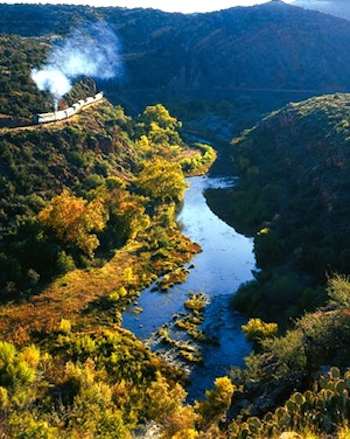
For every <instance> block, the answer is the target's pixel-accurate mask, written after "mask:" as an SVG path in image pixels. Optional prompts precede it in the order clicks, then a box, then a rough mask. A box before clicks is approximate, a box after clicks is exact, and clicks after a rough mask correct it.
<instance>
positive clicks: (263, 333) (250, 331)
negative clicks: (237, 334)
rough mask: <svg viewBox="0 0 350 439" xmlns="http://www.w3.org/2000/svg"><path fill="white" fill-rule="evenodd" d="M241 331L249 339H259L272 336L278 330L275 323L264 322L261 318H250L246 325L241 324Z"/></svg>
mask: <svg viewBox="0 0 350 439" xmlns="http://www.w3.org/2000/svg"><path fill="white" fill-rule="evenodd" d="M242 331H243V332H244V334H245V335H246V337H247V338H248V339H249V340H251V341H255V342H256V341H260V340H263V339H265V338H269V337H273V336H275V335H276V334H277V332H278V325H277V323H266V322H264V321H263V320H261V319H250V320H249V321H248V323H247V324H246V325H242Z"/></svg>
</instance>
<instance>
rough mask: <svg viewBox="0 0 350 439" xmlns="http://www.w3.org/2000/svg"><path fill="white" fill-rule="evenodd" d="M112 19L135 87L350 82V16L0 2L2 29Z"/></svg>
mask: <svg viewBox="0 0 350 439" xmlns="http://www.w3.org/2000/svg"><path fill="white" fill-rule="evenodd" d="M96 19H104V20H106V21H107V22H109V23H110V24H111V26H112V27H113V28H114V29H115V31H116V32H117V34H118V35H119V37H120V40H121V44H122V48H123V56H124V60H125V64H126V72H127V75H126V77H125V81H126V84H123V87H124V88H125V87H128V88H129V89H135V88H137V89H138V88H142V89H158V90H159V89H162V88H165V89H167V90H175V91H180V90H183V89H199V90H201V91H202V92H205V91H206V90H207V89H212V88H239V89H249V88H254V89H297V90H306V89H307V90H310V89H311V90H320V91H321V90H325V89H340V90H343V89H347V88H349V87H350V51H349V50H348V47H349V46H350V23H348V22H347V21H345V20H341V19H337V18H334V17H331V16H328V15H324V14H321V13H318V12H315V11H310V10H304V9H302V8H298V7H295V6H290V5H287V4H285V3H283V2H282V1H272V2H269V3H266V4H263V5H259V6H254V7H236V8H232V9H227V10H223V11H218V12H213V13H208V14H192V15H183V14H170V13H164V12H160V11H156V10H143V9H131V10H130V9H125V8H90V7H83V6H50V5H4V4H3V5H0V32H1V33H10V34H19V35H23V36H39V35H45V34H50V33H58V34H64V33H66V32H68V31H69V29H71V28H73V27H74V28H76V27H78V26H79V24H80V23H81V22H83V21H86V20H96Z"/></svg>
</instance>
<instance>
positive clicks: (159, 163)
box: [137, 158, 186, 203]
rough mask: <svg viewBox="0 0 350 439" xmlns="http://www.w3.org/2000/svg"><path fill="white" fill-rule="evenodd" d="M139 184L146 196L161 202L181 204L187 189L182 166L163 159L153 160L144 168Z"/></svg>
mask: <svg viewBox="0 0 350 439" xmlns="http://www.w3.org/2000/svg"><path fill="white" fill-rule="evenodd" d="M137 183H138V186H139V187H140V189H141V191H142V192H143V193H144V194H145V195H147V196H149V197H151V198H152V199H158V200H159V201H161V202H176V203H178V202H180V201H181V200H182V199H183V196H184V193H185V189H186V182H185V178H184V175H183V173H182V170H181V167H180V165H178V164H177V163H169V162H167V161H166V160H164V159H161V158H156V159H154V160H152V161H151V162H150V163H149V164H148V165H147V166H145V167H144V168H143V170H142V171H141V173H140V175H139V177H138V180H137Z"/></svg>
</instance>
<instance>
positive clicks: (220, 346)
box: [123, 176, 255, 399]
mask: <svg viewBox="0 0 350 439" xmlns="http://www.w3.org/2000/svg"><path fill="white" fill-rule="evenodd" d="M187 181H188V184H189V188H188V190H187V191H186V194H185V199H184V203H183V208H182V210H181V212H180V213H179V215H178V223H179V224H180V225H181V226H182V233H183V234H184V235H185V236H187V237H188V238H190V239H191V240H192V241H194V242H197V243H198V244H199V245H200V246H201V248H202V252H201V253H199V254H197V255H196V256H195V257H194V258H193V260H192V261H191V263H190V264H189V265H188V266H187V267H188V268H189V267H190V266H191V265H193V268H191V269H190V273H189V276H188V278H187V280H186V281H185V282H184V283H183V284H180V285H175V286H174V287H172V288H171V289H170V290H169V291H168V292H167V293H161V292H158V291H154V288H155V287H156V285H151V286H150V287H149V288H147V289H146V290H145V291H144V292H143V293H142V294H141V296H140V298H139V301H138V306H139V307H140V308H141V309H142V310H143V311H142V312H141V313H139V314H137V313H135V312H134V310H133V309H130V310H129V312H127V313H125V314H124V319H123V325H124V327H126V328H127V329H129V330H131V331H132V332H133V333H135V334H136V335H137V336H138V337H139V338H141V339H143V340H150V339H151V344H152V345H153V346H154V347H155V348H156V349H159V350H160V352H163V353H165V352H166V353H167V355H169V351H168V350H167V349H164V346H159V345H157V339H156V338H154V337H153V335H154V334H155V332H156V331H157V330H158V329H159V328H160V327H162V326H163V325H167V326H168V328H169V329H170V331H171V333H172V336H173V337H174V338H175V339H183V338H185V339H186V337H184V334H183V333H181V332H180V331H178V330H177V329H176V328H174V324H173V316H174V315H177V314H179V313H183V312H185V309H184V303H185V301H186V300H187V299H188V294H189V293H190V292H203V293H205V294H206V295H207V296H208V298H209V305H208V306H207V307H206V310H205V313H204V323H203V324H202V325H201V329H202V330H203V331H204V332H205V333H206V334H207V335H208V338H210V339H213V340H215V343H203V344H200V346H199V349H200V351H201V355H202V359H203V360H202V362H201V364H197V365H195V366H193V365H192V366H191V367H190V368H189V369H191V370H190V380H189V381H190V383H191V384H190V386H189V388H188V390H189V396H190V399H194V398H197V397H200V396H203V393H204V391H205V390H206V389H207V388H209V387H211V386H212V383H213V381H214V379H215V378H216V377H217V376H221V375H225V374H226V373H227V371H228V370H229V368H230V367H232V366H239V365H242V364H243V358H244V357H245V356H246V355H247V354H248V353H249V352H250V346H249V344H248V343H247V342H246V340H245V338H244V336H243V334H242V332H241V329H240V327H241V325H242V324H243V323H244V321H245V320H244V319H243V318H242V317H241V316H240V315H239V314H238V313H232V311H231V308H230V300H231V297H232V293H233V292H234V291H235V290H237V288H238V287H239V286H240V285H241V284H242V283H244V282H247V281H248V280H250V279H252V270H253V269H254V268H255V258H254V253H253V243H252V241H251V240H250V239H249V238H246V237H244V236H242V235H240V234H238V233H237V232H236V231H235V230H234V229H232V228H231V227H230V226H228V225H227V224H225V223H224V222H223V221H221V220H220V219H219V218H218V217H217V216H216V215H215V214H214V213H213V212H212V211H211V210H210V208H209V207H208V205H207V203H206V199H205V196H204V193H205V191H206V190H207V189H209V188H227V187H230V186H232V184H233V181H232V180H230V179H227V178H217V177H216V178H214V177H208V176H203V177H193V178H190V179H187ZM172 354H174V353H173V352H172ZM175 358H176V353H175Z"/></svg>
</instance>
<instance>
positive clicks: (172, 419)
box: [147, 374, 197, 438]
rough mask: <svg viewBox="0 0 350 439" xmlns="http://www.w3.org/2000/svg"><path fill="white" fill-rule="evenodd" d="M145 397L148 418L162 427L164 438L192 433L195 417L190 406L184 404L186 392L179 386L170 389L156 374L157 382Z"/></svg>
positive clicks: (165, 381)
mask: <svg viewBox="0 0 350 439" xmlns="http://www.w3.org/2000/svg"><path fill="white" fill-rule="evenodd" d="M147 397H148V404H147V406H148V413H147V414H148V417H149V419H152V420H154V421H156V422H157V423H158V424H159V425H160V426H161V427H162V429H163V437H164V438H173V437H174V435H175V434H177V433H178V434H180V433H181V432H185V431H193V428H194V424H195V422H196V420H197V415H196V414H195V412H194V410H193V408H192V407H191V406H189V405H185V404H184V402H185V398H186V392H185V390H184V389H183V387H182V386H180V384H175V386H173V387H171V386H170V385H169V383H168V381H167V380H166V379H165V378H164V377H162V376H161V375H160V374H158V376H157V380H156V381H154V382H153V383H152V384H151V386H150V387H149V389H148V390H147ZM176 437H179V438H181V437H183V436H181V435H179V436H176ZM189 437H191V436H189ZM192 437H193V435H192ZM194 437H195V436H194Z"/></svg>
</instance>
